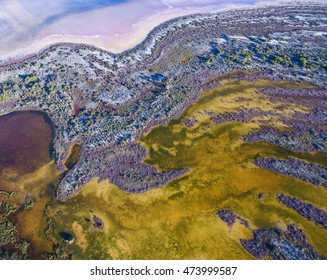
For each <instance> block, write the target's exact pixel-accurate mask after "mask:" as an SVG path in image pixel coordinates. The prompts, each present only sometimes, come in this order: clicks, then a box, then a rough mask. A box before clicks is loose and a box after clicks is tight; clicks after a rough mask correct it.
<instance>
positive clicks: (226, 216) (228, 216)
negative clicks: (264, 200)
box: [216, 210, 250, 228]
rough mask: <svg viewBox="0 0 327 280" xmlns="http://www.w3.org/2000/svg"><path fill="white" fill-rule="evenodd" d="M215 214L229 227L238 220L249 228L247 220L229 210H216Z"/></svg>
mask: <svg viewBox="0 0 327 280" xmlns="http://www.w3.org/2000/svg"><path fill="white" fill-rule="evenodd" d="M216 215H217V216H218V217H219V218H220V219H222V220H223V221H224V222H225V223H226V224H227V225H228V226H229V227H232V226H233V225H234V224H235V223H236V221H237V220H238V221H239V222H240V223H241V224H242V225H244V226H245V227H247V228H249V227H250V226H249V222H248V221H247V220H245V219H243V218H242V217H240V216H238V215H236V214H235V213H234V212H233V211H231V210H220V211H217V212H216Z"/></svg>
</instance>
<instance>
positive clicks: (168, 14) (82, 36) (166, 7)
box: [0, 0, 285, 62]
mask: <svg viewBox="0 0 327 280" xmlns="http://www.w3.org/2000/svg"><path fill="white" fill-rule="evenodd" d="M15 2H17V3H16V4H17V7H18V8H17V10H19V11H21V10H22V7H21V6H20V5H19V3H18V2H19V1H17V0H16V1H15ZM141 2H142V1H141ZM141 2H140V1H131V2H126V3H124V4H119V5H116V6H110V7H106V8H101V9H96V10H92V11H87V12H84V13H78V14H72V15H70V16H67V17H64V18H63V19H60V20H58V21H55V22H53V23H52V24H50V25H47V26H46V27H45V28H43V29H40V30H37V29H36V30H35V34H31V35H30V36H25V37H26V38H25V37H24V40H22V39H12V40H13V42H12V43H10V42H9V41H7V42H8V44H7V45H8V46H6V44H2V47H1V46H0V62H1V60H2V62H4V61H7V60H8V59H12V58H15V57H23V56H26V55H29V54H33V53H36V52H38V51H40V50H42V49H44V48H46V47H47V46H49V45H52V44H56V43H62V42H67V43H83V44H90V45H94V46H96V47H99V48H102V49H105V50H108V51H110V52H113V53H119V52H122V51H124V50H127V49H130V48H132V47H134V46H136V45H137V44H139V43H140V42H142V41H143V40H144V39H145V38H146V36H147V34H148V33H149V32H150V31H151V30H152V29H153V28H154V27H156V26H157V25H159V24H161V23H163V22H165V21H167V20H169V19H172V18H176V17H179V16H184V15H189V14H194V13H209V12H217V11H221V10H226V9H232V8H245V7H253V6H254V5H257V6H260V5H265V4H267V3H268V4H270V5H271V4H278V3H276V2H285V1H271V0H267V1H261V2H258V1H255V0H234V1H225V0H222V1H213V0H204V1H195V0H193V1H184V0H167V1H157V2H156V3H155V4H153V3H152V4H151V5H148V6H146V5H142V3H141ZM150 2H151V1H150ZM189 3H191V6H189V5H190V4H189ZM0 5H1V4H0ZM0 16H1V13H0ZM28 16H29V18H30V20H31V18H32V15H31V14H29V15H28ZM0 31H1V30H0ZM0 33H1V32H0ZM8 40H9V39H8Z"/></svg>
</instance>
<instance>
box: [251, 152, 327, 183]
mask: <svg viewBox="0 0 327 280" xmlns="http://www.w3.org/2000/svg"><path fill="white" fill-rule="evenodd" d="M254 163H255V164H256V165H258V166H260V167H262V168H266V169H269V170H272V171H274V172H277V173H280V174H284V175H288V176H293V177H296V178H299V179H301V180H304V181H307V182H309V183H311V184H314V185H317V186H323V187H325V188H327V167H325V166H321V165H317V164H311V163H306V162H304V161H302V160H299V159H296V158H290V159H288V160H281V159H275V158H262V159H255V160H254Z"/></svg>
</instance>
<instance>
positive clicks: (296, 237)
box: [241, 225, 321, 260]
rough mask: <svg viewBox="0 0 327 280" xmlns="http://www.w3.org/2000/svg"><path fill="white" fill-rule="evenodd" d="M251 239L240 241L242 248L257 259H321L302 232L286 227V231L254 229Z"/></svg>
mask: <svg viewBox="0 0 327 280" xmlns="http://www.w3.org/2000/svg"><path fill="white" fill-rule="evenodd" d="M253 234H254V236H253V239H251V240H246V239H242V240H241V244H242V246H243V247H244V248H245V249H246V250H247V251H248V252H249V253H250V254H251V255H253V256H254V257H255V258H257V259H267V258H268V259H274V260H316V259H321V257H320V256H319V255H318V253H317V252H316V251H315V250H314V248H313V247H312V246H311V245H310V244H309V243H308V240H307V237H306V235H305V233H304V231H303V230H301V229H299V228H297V227H296V226H295V225H288V226H287V231H283V230H281V229H278V228H268V229H256V230H254V231H253Z"/></svg>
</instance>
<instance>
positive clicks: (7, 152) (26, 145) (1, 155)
mask: <svg viewBox="0 0 327 280" xmlns="http://www.w3.org/2000/svg"><path fill="white" fill-rule="evenodd" d="M52 139H53V128H52V122H51V119H50V118H49V117H48V115H47V114H45V113H43V112H39V111H23V112H13V113H10V114H7V115H3V116H0V174H1V172H2V171H3V170H4V169H5V168H9V169H13V170H15V171H16V172H17V173H18V174H23V173H28V172H32V171H34V170H35V169H36V168H38V167H39V166H41V165H43V164H46V163H48V162H49V161H50V160H51V157H52V156H51V154H52V153H51V150H52Z"/></svg>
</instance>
